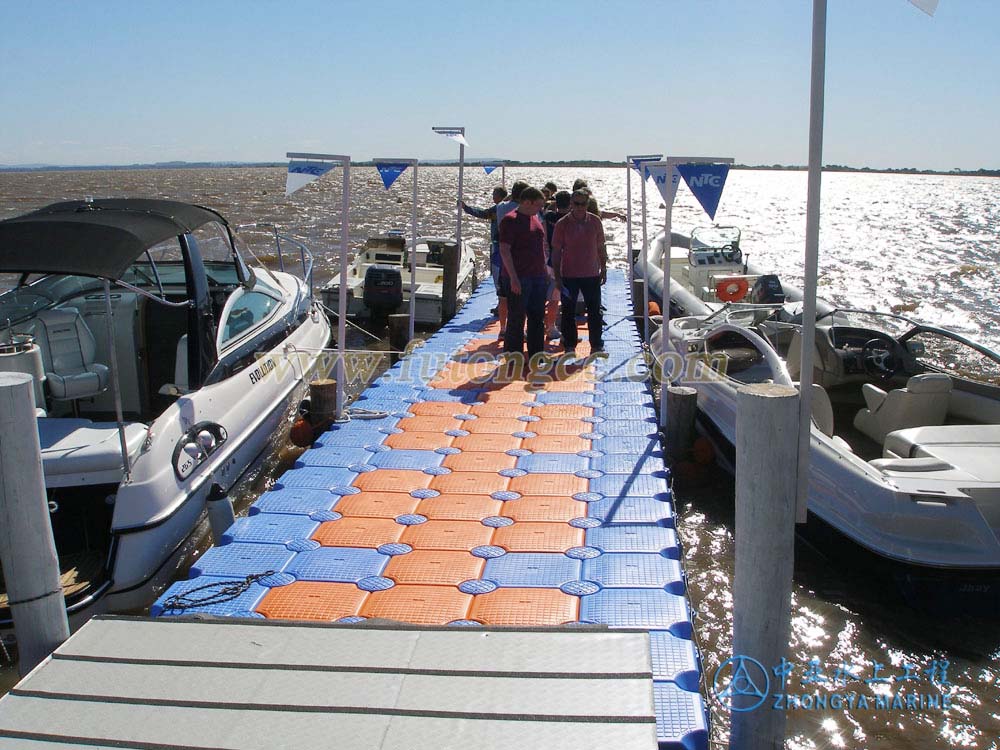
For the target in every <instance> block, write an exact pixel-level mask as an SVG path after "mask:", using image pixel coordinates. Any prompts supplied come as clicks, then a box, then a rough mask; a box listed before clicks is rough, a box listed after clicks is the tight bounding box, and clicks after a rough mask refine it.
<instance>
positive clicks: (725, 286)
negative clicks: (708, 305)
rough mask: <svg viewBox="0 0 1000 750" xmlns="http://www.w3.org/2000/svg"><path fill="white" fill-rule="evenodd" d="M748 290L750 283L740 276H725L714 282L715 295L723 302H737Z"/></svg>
mask: <svg viewBox="0 0 1000 750" xmlns="http://www.w3.org/2000/svg"><path fill="white" fill-rule="evenodd" d="M749 291H750V284H748V283H747V280H746V279H744V278H743V277H742V276H727V277H726V278H724V279H719V280H718V281H717V282H715V296H716V297H718V298H719V299H720V300H722V301H723V302H739V301H740V300H741V299H743V298H744V297H746V296H747V292H749Z"/></svg>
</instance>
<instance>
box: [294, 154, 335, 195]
mask: <svg viewBox="0 0 1000 750" xmlns="http://www.w3.org/2000/svg"><path fill="white" fill-rule="evenodd" d="M335 166H337V164H336V162H331V161H290V162H288V174H287V175H286V177H285V195H291V194H292V193H294V192H295V191H296V190H299V189H300V188H304V187H305V186H306V185H308V184H309V183H310V182H313V181H314V180H318V179H319V178H320V177H322V176H323V175H325V174H326V173H327V172H329V171H330V170H331V169H333V168H334V167H335Z"/></svg>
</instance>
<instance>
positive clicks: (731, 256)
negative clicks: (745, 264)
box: [719, 245, 743, 263]
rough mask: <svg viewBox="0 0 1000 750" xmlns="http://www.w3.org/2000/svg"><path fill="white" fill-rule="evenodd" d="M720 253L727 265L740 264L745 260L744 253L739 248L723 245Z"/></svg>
mask: <svg viewBox="0 0 1000 750" xmlns="http://www.w3.org/2000/svg"><path fill="white" fill-rule="evenodd" d="M719 252H720V253H722V259H723V260H724V261H726V263H739V262H741V261H742V260H743V252H742V251H741V250H740V249H739V248H738V247H733V246H732V245H723V246H722V247H720V248H719Z"/></svg>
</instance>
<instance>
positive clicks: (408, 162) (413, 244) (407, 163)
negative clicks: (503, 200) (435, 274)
mask: <svg viewBox="0 0 1000 750" xmlns="http://www.w3.org/2000/svg"><path fill="white" fill-rule="evenodd" d="M372 163H373V164H374V165H375V166H376V167H379V166H380V165H381V166H383V167H385V166H395V165H398V166H401V167H403V169H406V167H413V199H412V202H413V205H412V206H411V207H410V320H409V324H408V329H407V330H408V331H409V334H410V335H409V338H408V339H407V340H408V341H413V329H414V321H415V320H416V315H417V168H418V165H419V164H420V160H419V159H372ZM459 184H461V182H460V183H459ZM389 185H392V183H391V182H390V183H389ZM459 190H461V187H460V188H459ZM461 210H462V209H461V206H459V212H461ZM459 247H461V244H459Z"/></svg>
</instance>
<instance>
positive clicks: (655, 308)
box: [646, 300, 661, 316]
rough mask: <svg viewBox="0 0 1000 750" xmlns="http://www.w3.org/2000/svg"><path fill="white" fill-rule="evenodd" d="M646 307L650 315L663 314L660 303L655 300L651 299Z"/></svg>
mask: <svg viewBox="0 0 1000 750" xmlns="http://www.w3.org/2000/svg"><path fill="white" fill-rule="evenodd" d="M646 309H647V310H648V311H649V314H650V316H653V315H660V314H661V310H660V305H659V304H658V303H656V302H655V301H654V300H650V301H649V306H648V307H647V308H646Z"/></svg>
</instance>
